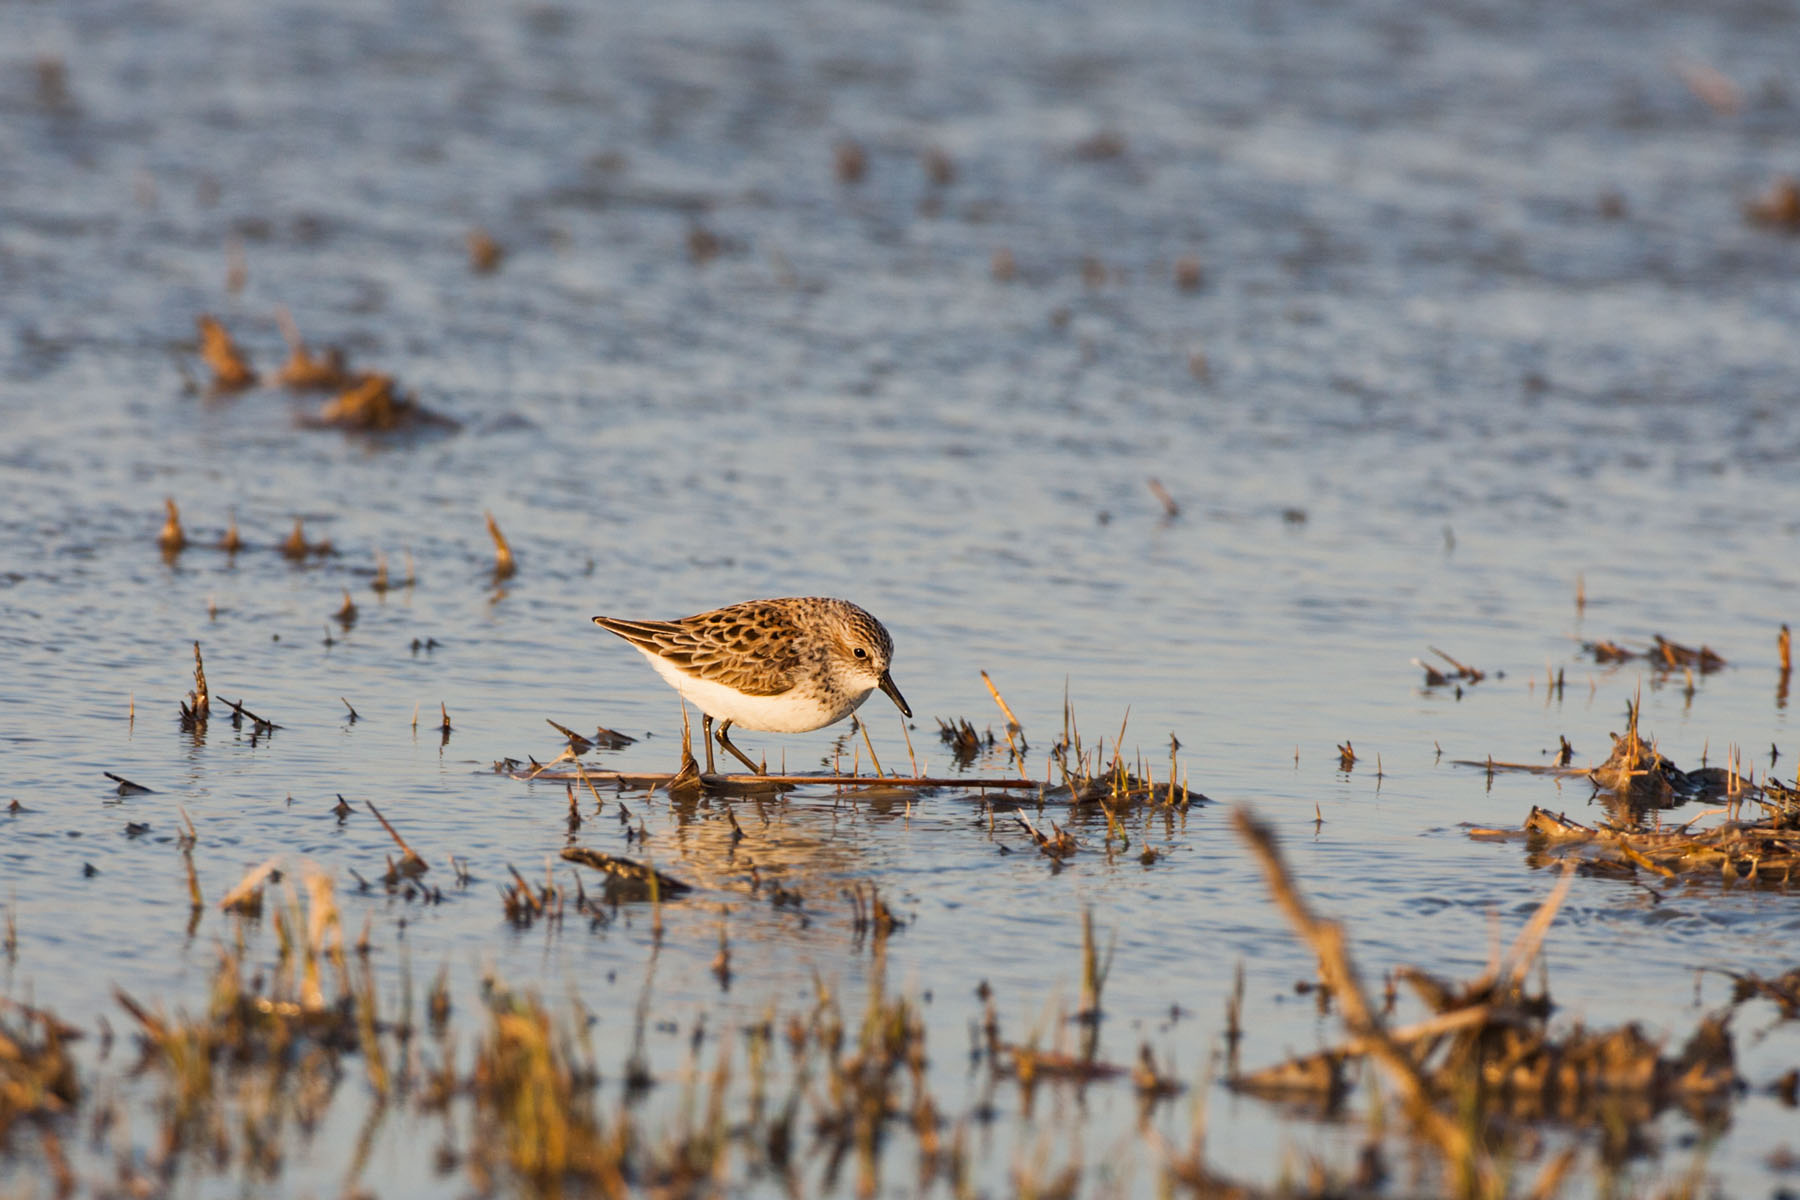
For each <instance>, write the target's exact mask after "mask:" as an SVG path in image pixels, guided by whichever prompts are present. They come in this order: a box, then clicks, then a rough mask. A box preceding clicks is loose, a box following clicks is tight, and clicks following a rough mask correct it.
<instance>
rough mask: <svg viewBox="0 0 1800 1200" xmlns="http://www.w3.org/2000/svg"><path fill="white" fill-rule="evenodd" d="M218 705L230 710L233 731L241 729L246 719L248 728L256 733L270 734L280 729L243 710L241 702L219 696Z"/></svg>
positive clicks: (247, 710)
mask: <svg viewBox="0 0 1800 1200" xmlns="http://www.w3.org/2000/svg"><path fill="white" fill-rule="evenodd" d="M219 703H221V704H223V705H225V706H226V707H227V708H229V709H231V727H232V728H233V729H241V728H242V727H243V723H244V721H245V719H246V718H247V719H248V720H249V721H250V727H251V728H252V729H253V730H255V731H256V732H258V733H270V732H273V731H275V730H277V729H280V728H281V726H280V725H277V724H276V723H275V722H273V721H271V720H269V719H268V718H267V717H259V716H257V715H256V714H255V713H253V712H251V711H250V710H249V709H247V708H245V707H244V703H243V701H241V700H227V699H226V698H225V697H224V696H220V697H219Z"/></svg>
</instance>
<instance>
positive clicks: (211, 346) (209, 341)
mask: <svg viewBox="0 0 1800 1200" xmlns="http://www.w3.org/2000/svg"><path fill="white" fill-rule="evenodd" d="M195 324H197V325H198V326H199V328H200V358H201V359H202V361H204V362H205V363H206V365H207V367H208V368H209V369H210V370H211V371H212V373H213V389H214V390H215V391H221V392H237V391H242V390H243V389H244V388H247V387H249V386H250V385H251V384H254V383H255V382H256V372H255V371H254V370H252V369H251V367H250V360H249V359H247V358H245V357H244V354H243V352H242V351H241V350H239V349H238V347H237V343H236V342H234V341H232V340H231V334H229V333H227V332H226V330H225V326H223V325H221V324H219V322H218V321H216V320H214V319H213V318H212V317H210V316H207V315H205V314H204V313H203V314H201V315H200V316H199V317H197V318H196V319H195Z"/></svg>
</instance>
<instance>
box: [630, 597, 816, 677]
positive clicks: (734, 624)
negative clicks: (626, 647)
mask: <svg viewBox="0 0 1800 1200" xmlns="http://www.w3.org/2000/svg"><path fill="white" fill-rule="evenodd" d="M594 622H595V623H596V624H598V625H599V626H601V627H602V628H603V629H608V630H610V631H612V632H613V633H616V634H618V635H619V636H620V637H622V638H624V639H625V640H626V641H628V642H630V643H631V644H632V645H633V646H636V647H637V648H638V649H640V650H644V651H647V652H648V653H651V654H654V655H657V656H658V657H660V658H664V659H667V660H668V661H669V662H671V663H673V664H674V665H675V666H677V667H680V668H681V669H682V670H683V671H686V672H687V673H688V674H690V675H694V676H697V677H699V678H701V679H705V680H708V681H710V682H712V683H721V684H724V685H725V686H726V687H732V688H736V689H737V690H738V691H740V692H744V693H746V694H747V695H751V696H779V695H781V694H782V693H783V692H786V691H788V690H789V689H791V688H792V687H793V686H794V678H795V676H796V674H797V673H798V672H799V669H800V654H799V649H798V647H797V645H796V641H795V634H796V630H795V628H794V624H793V622H792V621H790V620H789V619H788V617H787V614H786V613H784V612H783V611H782V609H781V607H780V606H777V605H773V604H769V603H766V602H753V603H749V604H734V605H731V606H730V607H728V608H718V609H714V610H713V611H712V612H704V613H696V614H695V615H693V616H691V617H683V618H681V620H679V621H630V620H624V619H621V618H618V617H595V618H594Z"/></svg>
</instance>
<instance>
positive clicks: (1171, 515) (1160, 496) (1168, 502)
mask: <svg viewBox="0 0 1800 1200" xmlns="http://www.w3.org/2000/svg"><path fill="white" fill-rule="evenodd" d="M1144 482H1145V483H1146V484H1148V485H1149V487H1150V494H1151V495H1152V496H1155V497H1156V499H1157V502H1158V503H1159V504H1161V505H1162V509H1163V517H1164V518H1165V519H1167V520H1170V521H1173V520H1174V519H1175V518H1176V517H1179V516H1180V515H1181V505H1179V504H1177V503H1176V502H1175V497H1173V496H1171V495H1170V494H1169V489H1168V488H1166V487H1164V486H1163V485H1162V480H1160V479H1158V478H1157V477H1156V476H1154V475H1152V476H1151V477H1150V478H1149V479H1146V480H1145V481H1144Z"/></svg>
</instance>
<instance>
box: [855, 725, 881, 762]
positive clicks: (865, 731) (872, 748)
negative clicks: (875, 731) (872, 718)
mask: <svg viewBox="0 0 1800 1200" xmlns="http://www.w3.org/2000/svg"><path fill="white" fill-rule="evenodd" d="M856 727H857V728H858V729H860V730H862V735H863V745H865V746H867V747H868V748H869V761H870V762H871V763H873V764H875V774H877V775H881V776H885V775H887V772H886V771H884V770H882V769H881V760H880V759H879V758H877V757H875V743H874V742H873V741H871V740H870V739H869V723H868V722H867V721H864V720H860V719H858V720H857V722H856Z"/></svg>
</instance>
